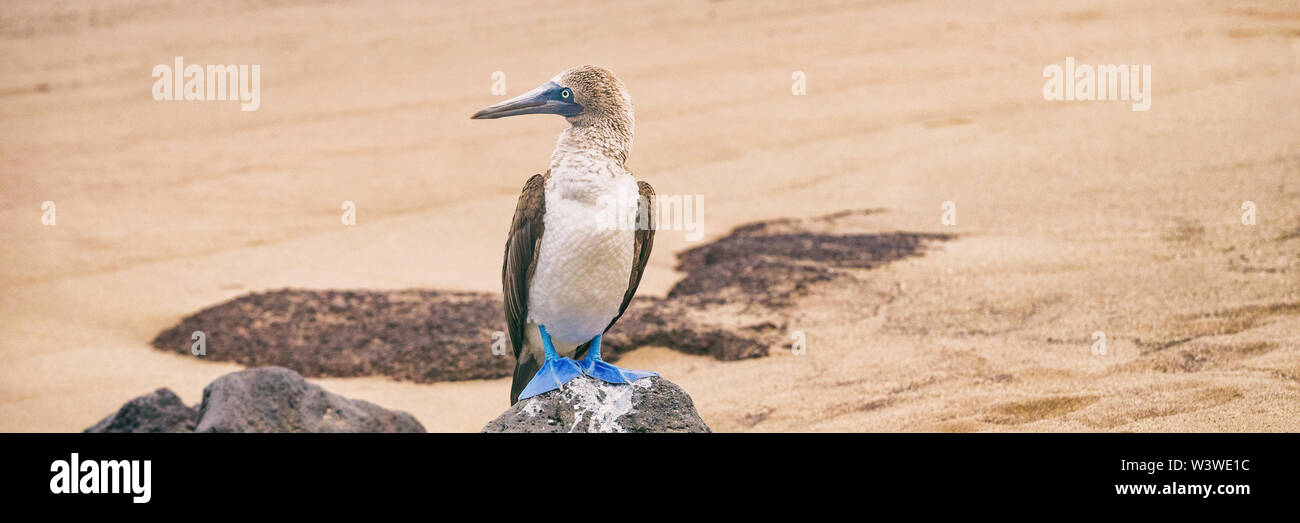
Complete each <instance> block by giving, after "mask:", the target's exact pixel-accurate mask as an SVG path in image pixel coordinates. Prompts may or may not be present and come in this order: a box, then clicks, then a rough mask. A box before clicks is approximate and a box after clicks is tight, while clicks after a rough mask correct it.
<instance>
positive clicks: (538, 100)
mask: <svg viewBox="0 0 1300 523" xmlns="http://www.w3.org/2000/svg"><path fill="white" fill-rule="evenodd" d="M520 114H558V115H560V116H563V117H565V118H566V119H568V120H569V123H571V124H573V125H574V126H584V125H595V124H599V123H602V122H616V123H619V124H623V125H625V126H627V127H631V124H632V99H631V97H630V96H628V94H627V89H626V88H625V87H623V82H621V81H619V79H618V77H617V76H614V73H611V72H609V71H608V70H606V69H602V68H600V67H596V66H593V65H583V66H579V67H574V68H572V69H569V70H566V71H564V72H562V73H560V74H557V75H555V77H554V78H551V80H550V81H549V82H546V83H544V84H542V85H540V86H538V87H537V88H536V89H533V90H531V91H528V92H526V93H524V94H521V95H519V96H516V97H514V98H511V99H509V100H506V101H504V102H501V103H499V104H496V105H493V106H491V107H488V108H486V109H483V110H482V111H479V112H477V113H474V116H471V118H473V119H476V120H478V119H488V118H502V117H505V116H516V115H520Z"/></svg>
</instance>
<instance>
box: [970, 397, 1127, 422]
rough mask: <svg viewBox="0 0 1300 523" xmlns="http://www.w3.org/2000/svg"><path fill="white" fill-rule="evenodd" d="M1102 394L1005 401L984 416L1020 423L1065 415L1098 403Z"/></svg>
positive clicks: (995, 420) (990, 420)
mask: <svg viewBox="0 0 1300 523" xmlns="http://www.w3.org/2000/svg"><path fill="white" fill-rule="evenodd" d="M1100 398H1101V397H1100V396H1050V397H1046V398H1035V399H1031V400H1026V401H1013V402H1010V403H1003V404H1001V405H998V406H996V407H993V409H992V410H991V411H990V412H989V413H988V414H987V415H985V417H984V421H987V422H989V423H997V424H1000V425H1019V424H1021V423H1029V422H1031V421H1038V420H1043V419H1049V418H1055V417H1059V416H1064V415H1066V414H1069V413H1071V412H1074V411H1076V410H1079V409H1081V408H1084V407H1087V406H1088V405H1091V404H1093V403H1096V401H1097V400H1098V399H1100Z"/></svg>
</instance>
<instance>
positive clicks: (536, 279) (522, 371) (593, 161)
mask: <svg viewBox="0 0 1300 523" xmlns="http://www.w3.org/2000/svg"><path fill="white" fill-rule="evenodd" d="M520 114H558V115H560V116H563V117H564V118H565V119H566V120H568V121H569V124H570V126H569V128H568V129H565V130H564V132H562V133H560V139H559V140H558V141H557V142H556V144H555V151H554V152H552V153H551V166H550V169H548V170H547V171H546V174H537V175H534V176H533V177H532V178H530V179H529V180H528V183H526V184H524V191H523V194H521V195H519V204H518V205H517V206H516V207H515V218H514V221H513V222H512V223H511V224H510V236H509V237H508V238H507V239H506V252H505V263H504V266H503V267H502V270H501V286H502V289H503V290H504V291H505V302H506V322H507V324H508V325H509V328H510V341H511V343H512V344H513V345H514V350H515V378H514V383H513V385H512V386H511V388H510V403H511V404H514V403H515V402H517V401H519V400H520V399H524V398H529V397H532V396H536V395H538V394H541V393H543V392H547V391H550V390H554V389H557V388H560V387H561V386H563V385H564V384H565V383H568V382H569V381H570V380H572V379H574V378H576V377H578V376H580V375H584V374H585V375H587V376H591V377H593V378H596V379H599V380H603V381H606V382H609V383H632V382H633V381H636V380H638V379H641V378H645V377H649V376H654V375H656V374H655V373H653V372H645V371H635V370H628V369H623V368H620V367H617V366H614V365H610V364H609V363H606V362H604V361H602V360H601V359H600V338H601V336H602V335H603V334H604V332H605V331H607V330H609V328H610V327H613V326H614V322H616V321H618V318H619V317H620V316H622V315H623V311H625V310H627V304H628V302H630V301H632V296H633V295H634V294H636V288H637V285H638V284H640V283H641V274H642V273H643V272H644V271H645V265H646V260H647V259H649V258H650V248H651V246H652V245H653V242H654V229H653V228H652V227H651V224H652V223H653V216H651V215H650V204H649V202H650V198H651V197H652V196H654V189H651V188H650V184H648V183H645V182H638V181H636V179H635V178H633V177H632V173H630V172H628V170H627V168H626V167H624V166H623V163H624V162H625V161H626V160H627V155H628V152H630V151H631V150H632V101H631V99H630V97H629V96H628V94H627V89H625V88H624V87H623V82H621V81H619V79H618V78H617V77H615V76H614V74H613V73H611V72H609V71H606V70H605V69H601V68H599V67H593V66H582V67H575V68H573V69H569V70H567V71H564V72H562V73H560V74H559V75H556V76H555V78H552V79H551V81H549V82H547V83H545V84H542V86H540V87H538V88H536V89H533V90H532V91H529V92H527V93H524V94H523V95H520V96H518V97H516V98H513V99H510V100H507V101H505V102H502V103H499V104H497V105H493V106H491V107H488V108H486V109H483V110H482V111H479V112H478V113H475V114H474V116H473V118H474V119H485V118H501V117H504V116H515V115H520ZM629 217H631V218H635V220H629V219H628V218H629Z"/></svg>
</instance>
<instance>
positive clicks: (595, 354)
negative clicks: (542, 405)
mask: <svg viewBox="0 0 1300 523" xmlns="http://www.w3.org/2000/svg"><path fill="white" fill-rule="evenodd" d="M537 329H538V330H539V331H541V333H542V349H543V350H545V351H546V361H544V362H543V363H542V368H540V369H537V374H536V375H534V376H533V379H532V380H529V381H528V386H527V387H524V391H523V392H521V393H519V399H521V400H522V399H525V398H531V397H533V396H536V395H538V394H542V393H545V392H550V391H553V390H555V389H558V388H560V387H561V386H563V385H564V384H565V383H568V382H570V381H573V378H576V377H578V376H581V375H583V374H586V375H588V376H591V377H593V378H596V379H598V380H601V381H604V382H608V383H624V384H631V383H632V382H634V381H636V380H639V379H641V378H649V377H650V376H658V375H659V373H658V372H649V371H644V370H631V369H624V368H622V367H618V366H614V365H610V364H609V363H606V362H605V360H602V359H600V335H599V334H597V335H596V337H595V338H592V339H591V347H590V348H588V349H587V357H585V358H583V359H582V361H573V360H572V359H570V358H565V357H563V356H560V355H559V354H558V353H556V352H555V345H553V344H552V343H551V335H550V333H547V332H546V326H544V325H538V326H537Z"/></svg>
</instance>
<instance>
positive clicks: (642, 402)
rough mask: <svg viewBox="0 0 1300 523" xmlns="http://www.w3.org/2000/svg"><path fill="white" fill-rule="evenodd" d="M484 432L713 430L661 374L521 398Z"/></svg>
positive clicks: (582, 383) (580, 382)
mask: <svg viewBox="0 0 1300 523" xmlns="http://www.w3.org/2000/svg"><path fill="white" fill-rule="evenodd" d="M483 432H712V431H710V430H709V427H708V425H705V424H704V420H702V419H700V415H699V413H698V412H696V411H695V403H694V402H693V401H691V397H690V396H688V395H686V392H685V391H683V390H682V389H681V387H678V386H677V385H674V384H673V383H672V382H670V381H668V380H665V379H663V378H660V377H651V378H646V379H641V380H637V381H636V383H633V384H631V385H615V384H610V383H605V382H603V381H599V380H595V379H591V378H588V377H585V376H582V377H578V378H577V379H575V380H573V381H571V382H569V383H567V384H565V385H564V387H563V388H561V389H558V390H553V391H550V392H547V393H545V394H541V395H538V396H534V397H531V398H528V399H526V400H521V401H519V402H518V403H516V404H514V406H512V407H510V409H509V410H506V412H505V413H504V414H502V415H501V416H499V417H497V419H495V420H492V422H490V423H488V424H487V426H486V427H483Z"/></svg>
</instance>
